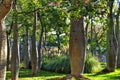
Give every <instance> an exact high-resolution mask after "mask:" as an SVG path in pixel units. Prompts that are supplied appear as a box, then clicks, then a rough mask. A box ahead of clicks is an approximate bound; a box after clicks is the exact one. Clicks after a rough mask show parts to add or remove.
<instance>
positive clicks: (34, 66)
mask: <svg viewBox="0 0 120 80" xmlns="http://www.w3.org/2000/svg"><path fill="white" fill-rule="evenodd" d="M36 22H37V11H34V25H33V33H32V55H31V57H32V74H33V75H36V74H37V72H38V54H37V50H36Z"/></svg>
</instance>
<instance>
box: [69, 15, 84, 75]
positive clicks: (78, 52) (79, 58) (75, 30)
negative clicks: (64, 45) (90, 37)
mask: <svg viewBox="0 0 120 80" xmlns="http://www.w3.org/2000/svg"><path fill="white" fill-rule="evenodd" d="M83 25H84V24H83V18H82V17H81V18H80V19H79V20H72V23H71V30H70V42H69V52H70V65H71V75H82V74H83V71H84V65H85V36H84V26H83Z"/></svg>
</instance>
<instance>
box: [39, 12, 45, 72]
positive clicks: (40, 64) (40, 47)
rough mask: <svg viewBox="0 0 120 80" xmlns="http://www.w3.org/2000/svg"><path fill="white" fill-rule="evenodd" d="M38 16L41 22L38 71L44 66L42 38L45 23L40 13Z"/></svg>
mask: <svg viewBox="0 0 120 80" xmlns="http://www.w3.org/2000/svg"><path fill="white" fill-rule="evenodd" d="M38 17H39V20H40V23H41V33H40V37H39V38H40V39H39V45H38V71H40V70H41V67H42V38H43V32H44V25H43V22H42V16H41V15H39V13H38Z"/></svg>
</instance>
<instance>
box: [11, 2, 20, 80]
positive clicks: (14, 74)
mask: <svg viewBox="0 0 120 80" xmlns="http://www.w3.org/2000/svg"><path fill="white" fill-rule="evenodd" d="M13 11H14V14H13V47H12V56H11V80H18V75H19V63H20V56H19V52H18V25H17V6H16V1H14V5H13Z"/></svg>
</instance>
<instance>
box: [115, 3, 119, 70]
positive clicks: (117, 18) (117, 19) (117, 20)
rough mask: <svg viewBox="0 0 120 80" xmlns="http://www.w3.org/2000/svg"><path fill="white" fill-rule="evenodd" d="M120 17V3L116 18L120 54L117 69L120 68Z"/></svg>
mask: <svg viewBox="0 0 120 80" xmlns="http://www.w3.org/2000/svg"><path fill="white" fill-rule="evenodd" d="M119 15H120V3H119V8H118V13H117V16H116V37H117V41H118V54H117V68H120V25H119Z"/></svg>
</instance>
